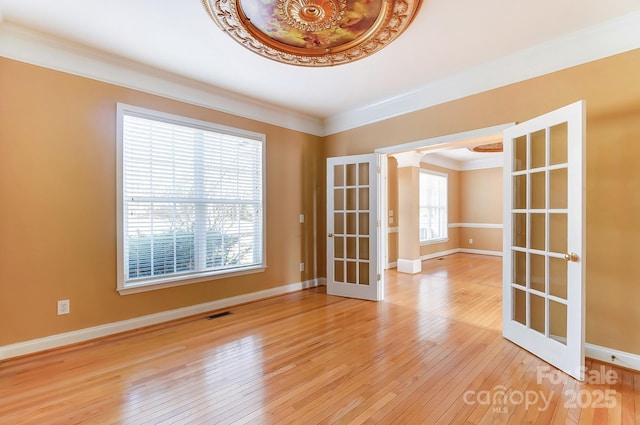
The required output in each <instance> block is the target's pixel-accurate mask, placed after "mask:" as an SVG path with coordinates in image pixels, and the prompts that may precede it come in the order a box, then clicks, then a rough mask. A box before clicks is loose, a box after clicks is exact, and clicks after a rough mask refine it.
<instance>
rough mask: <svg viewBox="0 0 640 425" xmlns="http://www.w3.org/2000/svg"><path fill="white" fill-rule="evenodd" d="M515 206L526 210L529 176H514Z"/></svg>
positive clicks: (517, 208)
mask: <svg viewBox="0 0 640 425" xmlns="http://www.w3.org/2000/svg"><path fill="white" fill-rule="evenodd" d="M513 208H514V209H516V210H524V209H526V208H527V176H526V175H522V176H515V177H514V178H513Z"/></svg>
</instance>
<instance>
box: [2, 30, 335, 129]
mask: <svg viewBox="0 0 640 425" xmlns="http://www.w3.org/2000/svg"><path fill="white" fill-rule="evenodd" d="M0 56H3V57H6V58H9V59H13V60H17V61H20V62H26V63H30V64H32V65H37V66H41V67H44V68H50V69H53V70H56V71H62V72H65V73H68V74H73V75H78V76H81V77H86V78H90V79H93V80H97V81H101V82H105V83H109V84H115V85H118V86H121V87H126V88H130V89H133V90H138V91H142V92H146V93H150V94H154V95H159V96H162V97H166V98H169V99H174V100H178V101H181V102H185V103H189V104H193V105H197V106H202V107H205V108H209V109H214V110H216V111H220V112H225V113H229V114H233V115H236V116H240V117H243V118H248V119H252V120H256V121H260V122H264V123H268V124H272V125H276V126H279V127H284V128H288V129H290V130H295V131H301V132H303V133H309V134H312V135H315V136H322V135H323V133H324V128H323V121H322V120H321V119H319V118H316V117H312V116H309V115H305V114H302V113H299V112H296V111H292V110H290V109H286V108H283V107H278V106H275V105H271V104H268V103H264V102H260V101H257V100H255V99H252V98H249V97H245V96H241V95H239V94H237V93H233V92H230V91H225V90H223V89H220V88H218V87H214V86H211V85H209V84H205V83H202V82H198V81H194V80H191V79H188V78H184V77H180V76H177V75H175V74H171V73H169V72H165V71H160V70H158V69H156V68H153V67H150V66H147V65H142V64H140V63H138V62H135V61H131V60H128V59H124V58H121V57H118V56H115V55H111V54H109V53H106V52H101V51H98V50H96V49H92V48H89V47H87V46H84V45H81V44H78V43H73V42H70V41H67V40H63V39H60V38H57V37H53V36H50V35H46V34H43V33H39V32H36V31H33V30H29V29H27V28H24V27H21V26H19V25H16V24H13V23H10V22H7V21H6V20H5V21H2V20H1V19H0Z"/></svg>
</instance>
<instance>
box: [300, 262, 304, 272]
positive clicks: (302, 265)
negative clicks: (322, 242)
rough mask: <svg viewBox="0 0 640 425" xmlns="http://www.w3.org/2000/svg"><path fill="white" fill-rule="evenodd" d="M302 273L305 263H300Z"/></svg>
mask: <svg viewBox="0 0 640 425" xmlns="http://www.w3.org/2000/svg"><path fill="white" fill-rule="evenodd" d="M300 271H301V272H303V271H304V263H300Z"/></svg>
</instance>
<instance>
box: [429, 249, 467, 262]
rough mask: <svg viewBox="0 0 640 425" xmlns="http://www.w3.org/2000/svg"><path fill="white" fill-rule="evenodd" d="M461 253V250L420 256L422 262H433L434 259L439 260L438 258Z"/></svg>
mask: <svg viewBox="0 0 640 425" xmlns="http://www.w3.org/2000/svg"><path fill="white" fill-rule="evenodd" d="M458 252H460V249H459V248H456V249H450V250H448V251H440V252H434V253H432V254H426V255H421V256H420V260H422V261H424V260H431V259H433V258H438V257H444V256H445V255H451V254H456V253H458Z"/></svg>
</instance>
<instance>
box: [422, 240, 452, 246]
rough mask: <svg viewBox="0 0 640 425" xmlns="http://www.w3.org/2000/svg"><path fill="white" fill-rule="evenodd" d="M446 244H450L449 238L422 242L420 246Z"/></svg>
mask: <svg viewBox="0 0 640 425" xmlns="http://www.w3.org/2000/svg"><path fill="white" fill-rule="evenodd" d="M444 242H449V238H442V239H433V240H430V241H420V246H426V245H435V244H438V243H444Z"/></svg>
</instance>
